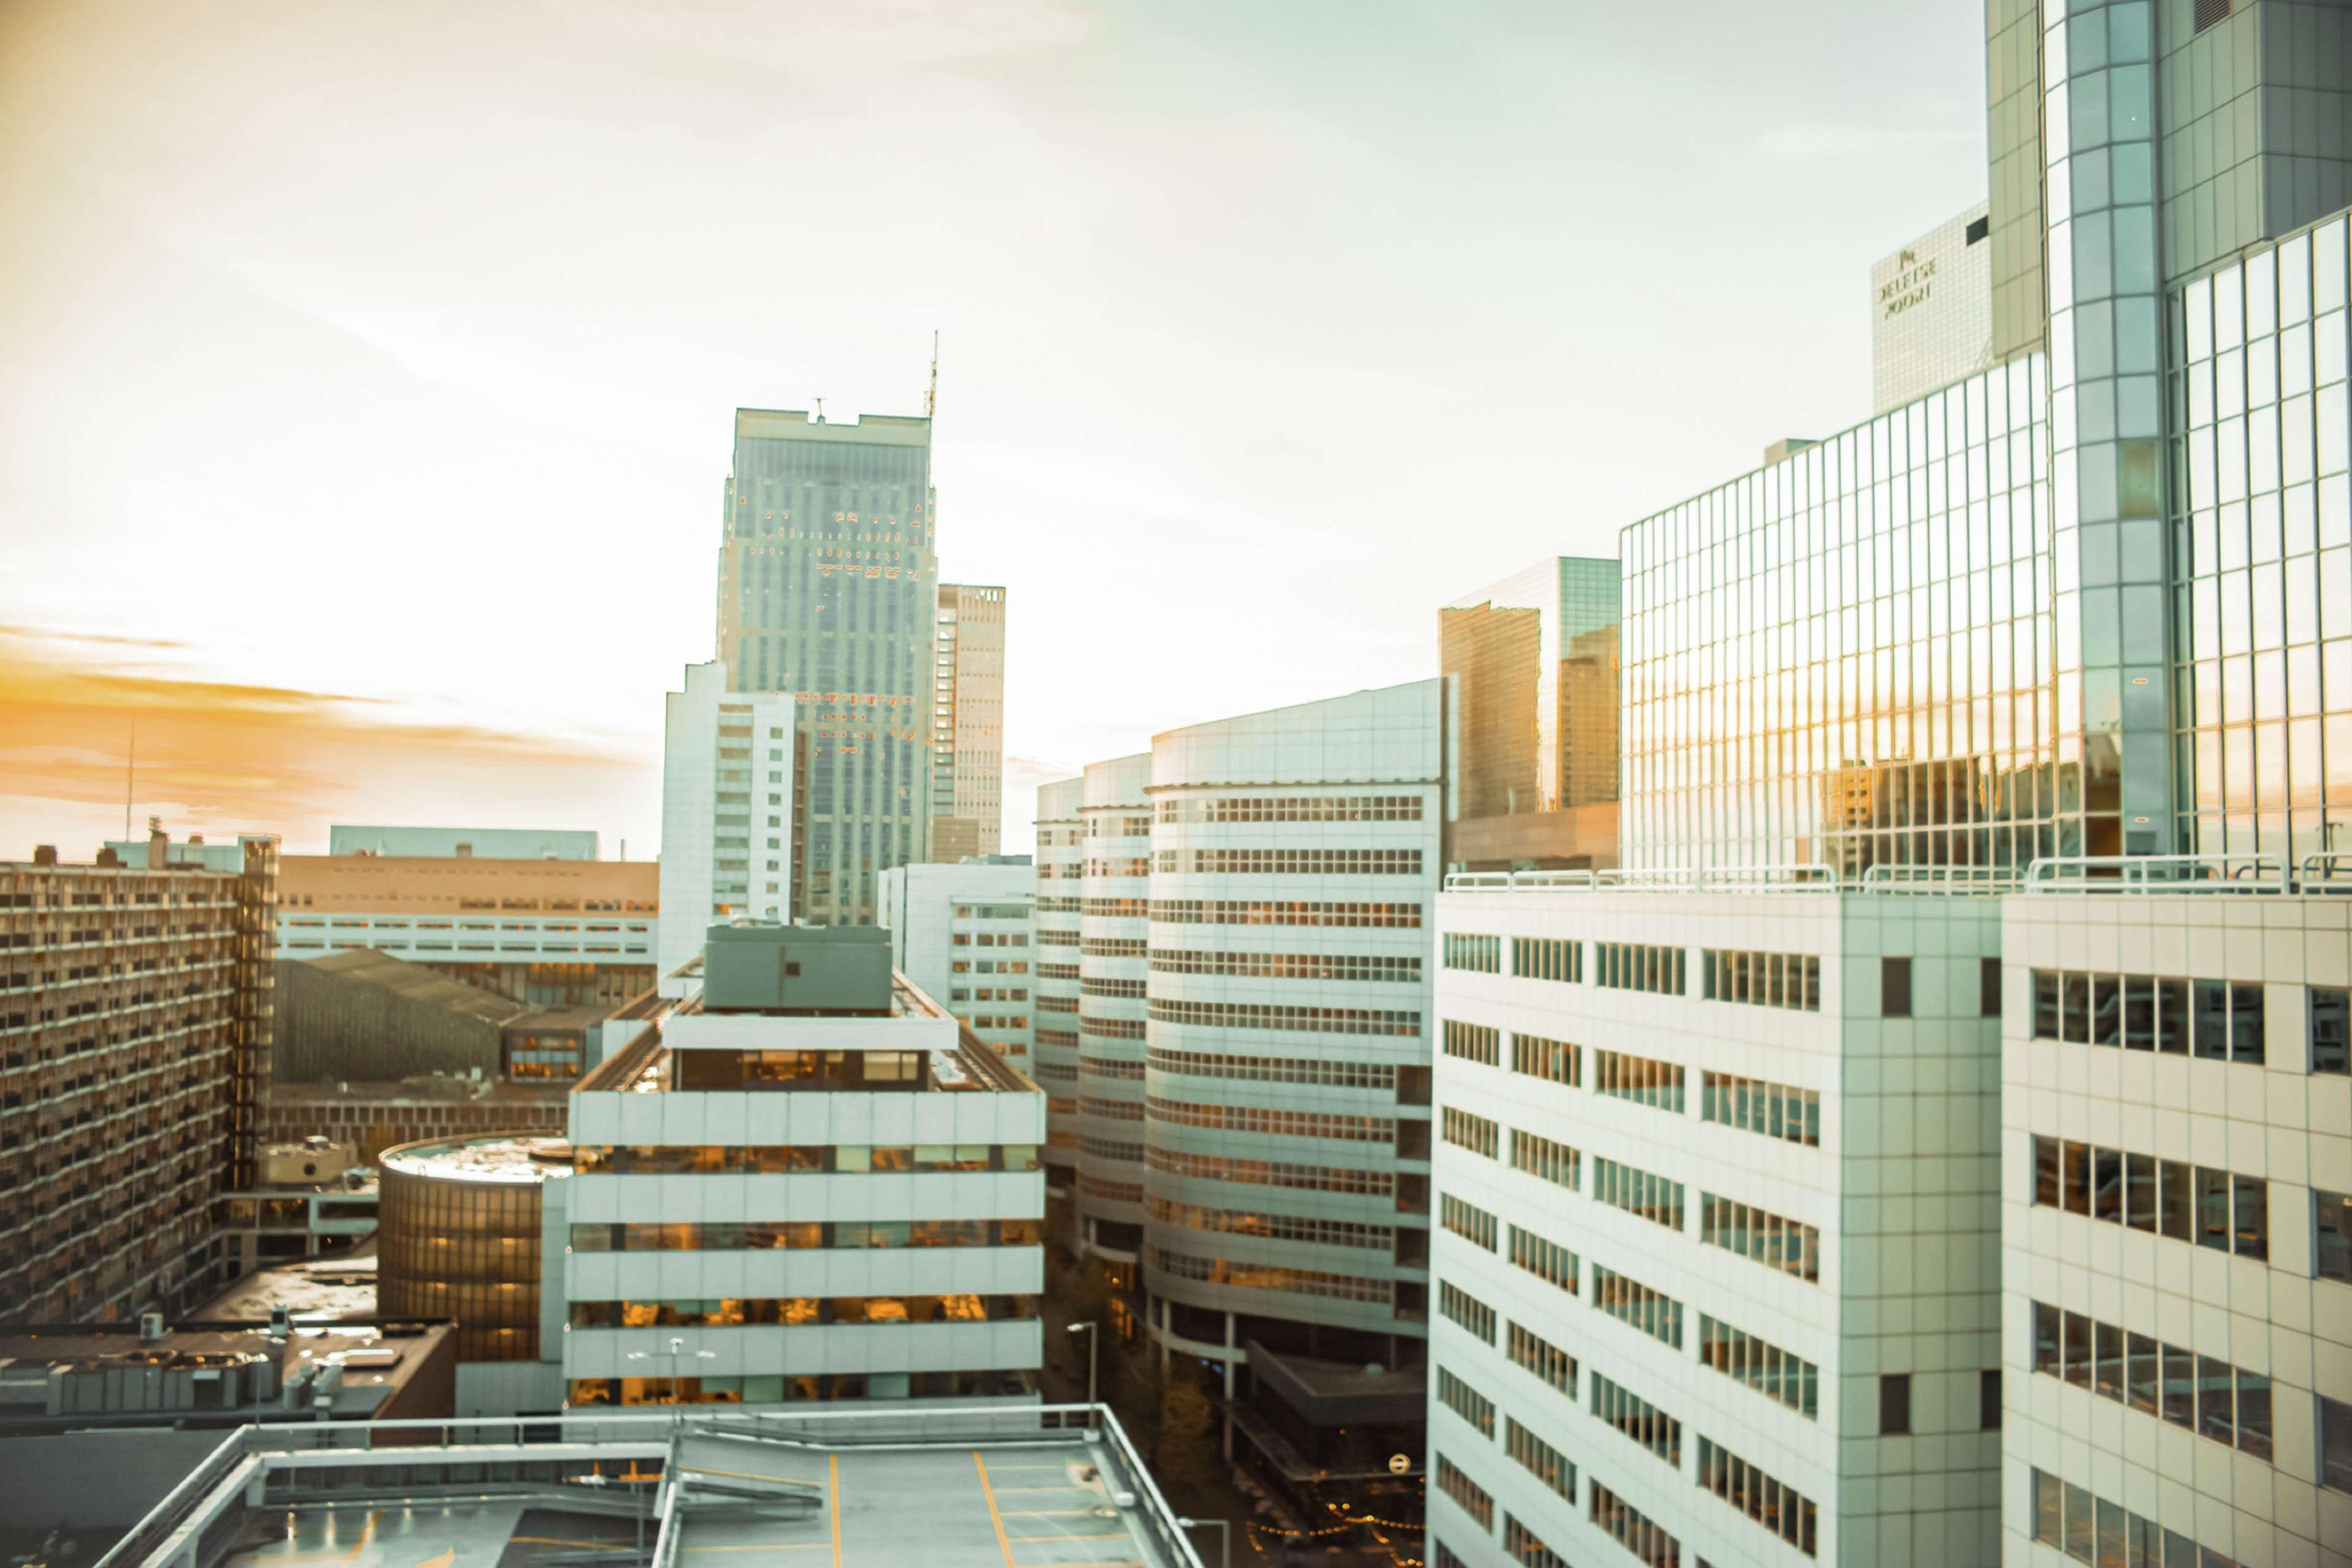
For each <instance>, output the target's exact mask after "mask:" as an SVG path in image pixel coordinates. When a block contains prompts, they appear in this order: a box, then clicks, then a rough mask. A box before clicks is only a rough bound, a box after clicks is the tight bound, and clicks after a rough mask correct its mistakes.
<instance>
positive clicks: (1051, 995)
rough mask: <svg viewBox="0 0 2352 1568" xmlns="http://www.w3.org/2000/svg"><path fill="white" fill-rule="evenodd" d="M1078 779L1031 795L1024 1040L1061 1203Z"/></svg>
mask: <svg viewBox="0 0 2352 1568" xmlns="http://www.w3.org/2000/svg"><path fill="white" fill-rule="evenodd" d="M1085 800H1086V781H1085V780H1084V779H1063V780H1061V781H1060V782H1059V783H1056V784H1045V785H1042V786H1041V787H1040V788H1039V789H1038V791H1037V902H1036V921H1037V995H1036V1007H1035V1009H1034V1012H1033V1013H1032V1015H1031V1016H1033V1017H1034V1019H1035V1020H1036V1026H1035V1029H1034V1033H1033V1035H1032V1036H1031V1038H1032V1039H1033V1040H1034V1042H1035V1054H1034V1056H1033V1057H1032V1058H1031V1062H1032V1066H1033V1068H1034V1076H1035V1078H1036V1079H1037V1081H1038V1083H1039V1084H1041V1085H1043V1086H1044V1088H1045V1185H1046V1191H1047V1193H1048V1194H1049V1195H1050V1196H1053V1197H1054V1198H1055V1200H1056V1201H1066V1199H1067V1197H1068V1194H1069V1193H1070V1190H1071V1188H1072V1187H1073V1185H1074V1184H1075V1183H1076V1173H1077V1164H1078V944H1079V942H1080V941H1081V940H1082V934H1081V932H1080V931H1079V918H1080V913H1081V911H1082V910H1084V908H1085V898H1084V896H1083V895H1082V894H1081V892H1080V891H1079V888H1080V884H1081V883H1082V882H1083V880H1084V879H1085V877H1086V874H1087V848H1086V823H1085V821H1084V820H1083V819H1082V818H1081V817H1080V816H1078V807H1079V806H1080V805H1083V804H1084V803H1085Z"/></svg>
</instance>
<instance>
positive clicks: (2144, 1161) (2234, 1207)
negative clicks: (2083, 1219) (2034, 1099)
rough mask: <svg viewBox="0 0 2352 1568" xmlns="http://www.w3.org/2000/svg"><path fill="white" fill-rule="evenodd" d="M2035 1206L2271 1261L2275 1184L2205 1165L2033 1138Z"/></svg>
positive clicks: (2070, 1141)
mask: <svg viewBox="0 0 2352 1568" xmlns="http://www.w3.org/2000/svg"><path fill="white" fill-rule="evenodd" d="M2032 1153H2033V1202H2034V1203H2035V1205H2039V1206H2041V1207H2044V1208H2058V1207H2063V1208H2064V1209H2066V1210H2068V1211H2069V1212H2070V1213H2074V1214H2078V1215H2089V1216H2091V1217H2092V1218H2094V1219H2101V1220H2105V1221H2106V1222H2107V1223H2108V1224H2110V1225H2124V1226H2130V1227H2131V1228H2132V1229H2134V1230H2143V1231H2147V1232H2149V1233H2150V1234H2153V1235H2158V1236H2167V1237H2171V1238H2173V1239H2174V1240H2176V1241H2194V1242H2196V1243H2197V1244H2198V1245H2199V1246H2200V1247H2211V1248H2213V1249H2214V1250H2215V1251H2217V1252H2232V1253H2235V1254H2236V1255H2237V1256H2239V1257H2241V1258H2268V1257H2269V1256H2270V1184H2269V1183H2268V1182H2267V1181H2265V1180H2263V1178H2262V1177H2260V1176H2242V1175H2237V1174H2234V1173H2231V1172H2228V1171H2217V1170H2214V1169H2213V1168H2212V1167H2210V1166H2207V1165H2190V1164H2188V1163H2184V1162H2182V1161H2179V1160H2159V1159H2158V1158H2156V1157H2155V1156H2154V1155H2149V1154H2137V1153H2133V1152H2129V1151H2126V1150H2118V1149H2108V1148H2105V1147H2102V1146H2099V1145H2096V1144H2090V1143H2077V1142H2074V1141H2073V1140H2071V1139H2057V1138H2044V1137H2041V1136H2039V1135H2036V1136H2035V1138H2034V1139H2033V1142H2032Z"/></svg>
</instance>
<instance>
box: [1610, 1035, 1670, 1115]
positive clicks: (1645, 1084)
mask: <svg viewBox="0 0 2352 1568" xmlns="http://www.w3.org/2000/svg"><path fill="white" fill-rule="evenodd" d="M1592 1059H1593V1070H1592V1087H1593V1089H1594V1090H1595V1091H1596V1092H1598V1093H1601V1094H1607V1095H1613V1096H1615V1097H1616V1098H1617V1099H1619V1100H1632V1101H1633V1102H1634V1103H1635V1104H1637V1105H1648V1106H1654V1107H1656V1108H1657V1109H1658V1110H1671V1111H1673V1112H1674V1113H1675V1115H1677V1116H1679V1115H1681V1114H1682V1110H1683V1068H1682V1065H1681V1064H1680V1063H1678V1062H1664V1061H1659V1060H1657V1059H1655V1058H1651V1057H1636V1056H1629V1055H1627V1054H1625V1053H1624V1052H1622V1051H1595V1052H1593V1053H1592Z"/></svg>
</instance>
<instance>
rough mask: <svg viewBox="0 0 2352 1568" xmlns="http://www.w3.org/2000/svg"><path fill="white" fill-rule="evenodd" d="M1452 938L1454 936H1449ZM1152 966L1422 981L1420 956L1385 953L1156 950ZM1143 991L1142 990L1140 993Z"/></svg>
mask: <svg viewBox="0 0 2352 1568" xmlns="http://www.w3.org/2000/svg"><path fill="white" fill-rule="evenodd" d="M1447 940H1449V941H1451V940H1452V939H1451V938H1449V939H1447ZM1150 956H1151V968H1152V970H1153V971H1154V972H1155V973H1165V974H1232V975H1240V976H1244V977H1247V978H1250V979H1257V980H1341V981H1349V980H1364V981H1374V982H1389V983H1392V984H1419V982H1420V980H1421V960H1420V959H1419V958H1417V957H1404V958H1391V957H1389V956H1386V955H1384V954H1380V953H1348V952H1190V951H1188V950H1186V949H1183V948H1166V947H1159V948H1153V949H1152V950H1151V954H1150ZM1138 994H1140V993H1138Z"/></svg>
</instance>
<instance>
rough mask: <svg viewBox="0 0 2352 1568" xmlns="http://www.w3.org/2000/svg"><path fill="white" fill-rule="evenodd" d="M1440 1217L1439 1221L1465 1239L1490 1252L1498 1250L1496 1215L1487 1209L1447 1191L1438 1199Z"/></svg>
mask: <svg viewBox="0 0 2352 1568" xmlns="http://www.w3.org/2000/svg"><path fill="white" fill-rule="evenodd" d="M1438 1217H1439V1222H1440V1223H1441V1224H1443V1225H1444V1226H1445V1228H1446V1229H1448V1230H1450V1231H1452V1232H1453V1233H1454V1235H1456V1236H1458V1237H1462V1238H1463V1239H1464V1240H1465V1241H1469V1242H1472V1243H1475V1245H1477V1246H1479V1247H1485V1248H1486V1250H1487V1251H1489V1252H1492V1251H1494V1250H1496V1247H1495V1238H1496V1234H1497V1226H1496V1219H1495V1216H1494V1215H1490V1214H1488V1213H1487V1212H1486V1210H1485V1209H1482V1208H1480V1207H1478V1206H1477V1205H1475V1204H1466V1203H1464V1202H1463V1201H1462V1200H1461V1199H1460V1198H1457V1197H1455V1196H1454V1194H1451V1193H1447V1194H1443V1195H1442V1196H1441V1197H1440V1198H1439V1200H1438Z"/></svg>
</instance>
